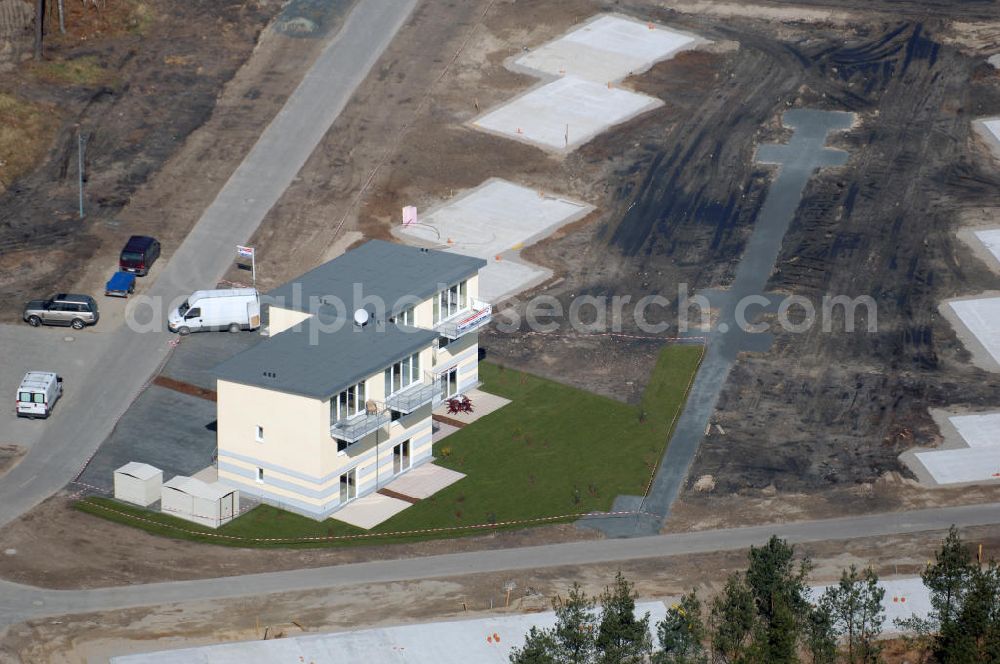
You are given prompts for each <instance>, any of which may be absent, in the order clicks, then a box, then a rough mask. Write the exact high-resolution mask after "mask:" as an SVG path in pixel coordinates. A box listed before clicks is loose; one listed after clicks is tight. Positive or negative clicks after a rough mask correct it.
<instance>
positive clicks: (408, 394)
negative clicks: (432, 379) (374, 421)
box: [385, 383, 441, 413]
mask: <svg viewBox="0 0 1000 664" xmlns="http://www.w3.org/2000/svg"><path fill="white" fill-rule="evenodd" d="M440 391H441V386H440V385H436V384H433V383H431V384H427V383H416V384H414V385H411V386H409V387H407V388H406V389H405V390H402V391H401V392H397V393H396V394H393V395H391V396H390V397H389V398H388V399H386V400H385V405H386V407H387V408H389V409H390V410H395V411H397V412H400V413H412V412H413V411H415V410H416V409H418V408H420V407H421V406H423V405H424V404H428V403H431V402H432V401H433V400H434V397H435V396H436V395H437V393H438V392H440Z"/></svg>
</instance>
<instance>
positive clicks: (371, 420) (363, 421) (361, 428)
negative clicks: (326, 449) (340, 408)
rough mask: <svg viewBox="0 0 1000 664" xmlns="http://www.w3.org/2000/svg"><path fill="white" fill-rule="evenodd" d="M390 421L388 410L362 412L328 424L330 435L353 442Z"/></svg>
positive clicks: (390, 416)
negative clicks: (347, 418)
mask: <svg viewBox="0 0 1000 664" xmlns="http://www.w3.org/2000/svg"><path fill="white" fill-rule="evenodd" d="M391 421H392V415H391V413H389V411H383V412H381V413H372V414H368V413H366V414H362V415H358V416H356V417H352V418H351V419H349V420H340V421H338V422H334V423H333V424H332V425H331V426H330V436H331V437H333V438H336V439H337V440H343V441H346V442H348V443H353V442H356V441H358V440H361V439H362V438H364V437H365V436H367V435H368V434H370V433H371V432H372V431H375V429H378V428H379V427H381V426H385V425H386V424H388V423H389V422H391Z"/></svg>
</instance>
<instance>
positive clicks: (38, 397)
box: [31, 392, 45, 403]
mask: <svg viewBox="0 0 1000 664" xmlns="http://www.w3.org/2000/svg"><path fill="white" fill-rule="evenodd" d="M31 397H32V398H31V400H32V401H33V402H35V403H45V395H44V394H42V393H41V392H35V393H34V394H32V395H31Z"/></svg>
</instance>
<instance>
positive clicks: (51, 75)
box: [28, 55, 114, 87]
mask: <svg viewBox="0 0 1000 664" xmlns="http://www.w3.org/2000/svg"><path fill="white" fill-rule="evenodd" d="M28 67H29V71H30V72H31V73H32V74H33V75H34V76H35V78H37V79H39V80H42V81H46V82H48V83H55V84H57V85H79V86H82V87H97V86H99V85H105V84H109V83H111V82H113V80H114V76H113V75H112V73H111V72H109V71H108V70H107V69H105V68H104V67H103V66H101V63H100V61H99V60H98V59H97V57H96V56H93V55H85V56H83V57H79V58H73V59H71V60H44V61H42V62H33V63H31V64H30V65H29V66H28Z"/></svg>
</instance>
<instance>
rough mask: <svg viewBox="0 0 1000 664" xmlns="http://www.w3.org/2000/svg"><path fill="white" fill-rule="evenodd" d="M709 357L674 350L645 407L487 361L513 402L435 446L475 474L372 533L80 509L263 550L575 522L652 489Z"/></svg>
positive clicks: (490, 385)
mask: <svg viewBox="0 0 1000 664" xmlns="http://www.w3.org/2000/svg"><path fill="white" fill-rule="evenodd" d="M702 354H703V348H702V347H701V346H690V345H672V346H667V347H666V348H664V349H663V350H662V351H661V353H660V355H659V358H658V360H657V364H656V367H655V368H654V370H653V373H652V375H651V377H650V382H649V385H648V386H647V388H646V392H645V394H644V395H643V399H642V402H641V404H640V405H639V406H635V405H630V404H625V403H621V402H619V401H615V400H612V399H608V398H606V397H602V396H598V395H596V394H591V393H589V392H585V391H583V390H578V389H575V388H572V387H568V386H566V385H561V384H559V383H556V382H553V381H550V380H546V379H544V378H540V377H538V376H534V375H532V374H528V373H523V372H519V371H514V370H511V369H505V368H504V367H502V366H498V365H495V364H490V363H483V364H481V365H480V369H479V371H480V374H479V375H480V379H481V380H482V381H483V389H484V390H485V391H487V392H490V393H492V394H496V395H499V396H502V397H505V398H507V399H510V400H511V403H510V404H508V405H507V406H505V407H503V408H501V409H499V410H497V411H495V412H493V413H490V414H489V415H486V416H485V417H482V418H480V419H479V420H478V421H476V422H475V423H473V424H471V425H469V426H466V427H465V428H463V429H461V430H459V431H457V432H455V433H453V434H452V435H451V436H448V437H447V438H445V439H444V440H442V441H441V442H440V443H438V444H437V445H435V447H434V455H435V456H436V457H437V461H436V463H437V464H438V465H441V466H444V467H446V468H451V469H454V470H457V471H459V472H461V473H465V474H466V475H467V477H465V478H464V479H462V480H459V481H458V482H456V483H455V484H452V485H451V486H449V487H447V488H445V489H443V490H442V491H440V492H438V493H437V494H435V495H434V496H431V497H430V498H428V499H426V500H423V501H420V502H419V503H417V504H415V505H413V506H412V507H410V508H408V509H406V510H404V511H403V512H401V513H400V514H397V515H396V516H394V517H393V518H391V519H389V520H388V521H386V522H384V523H382V524H380V525H379V526H377V527H376V528H374V529H373V530H371V531H367V532H366V531H362V530H361V529H358V528H354V527H352V526H349V525H347V524H344V523H341V522H339V521H336V520H333V519H328V520H326V521H323V522H317V521H314V520H312V519H308V518H306V517H301V516H298V515H295V514H291V513H289V512H284V511H282V510H279V509H276V508H274V507H271V506H268V505H262V506H260V507H257V508H255V509H253V510H251V511H250V512H248V513H247V514H245V515H243V516H241V517H240V518H238V519H236V520H235V521H233V522H231V523H229V524H227V525H225V526H223V527H222V528H219V529H218V530H216V531H213V530H211V529H208V528H202V527H200V526H197V525H195V524H191V523H188V522H186V521H182V520H180V519H177V518H174V517H171V516H167V515H163V514H159V513H156V512H150V511H147V510H143V509H139V508H134V507H129V506H126V505H123V504H121V503H118V502H117V501H114V500H110V499H107V498H97V497H91V498H85V499H83V500H81V501H78V502H77V503H76V507H77V508H78V509H80V510H82V511H85V512H88V513H90V514H94V515H97V516H100V517H103V518H107V519H110V520H112V521H117V522H119V523H125V524H128V525H131V526H135V527H138V528H141V529H143V530H146V531H147V532H150V533H153V534H157V535H167V536H170V537H177V538H181V539H189V540H194V541H204V542H212V543H216V544H226V545H230V546H252V547H273V546H282V547H287V546H295V547H315V546H336V545H345V544H372V543H389V542H398V541H403V540H405V541H415V540H423V539H438V538H443V537H454V536H458V535H468V534H472V533H475V532H479V531H482V530H494V529H498V528H515V527H523V526H528V525H537V524H539V523H553V522H559V521H570V520H573V519H575V518H577V517H578V516H579V515H581V514H585V513H587V512H595V511H598V512H600V511H607V510H608V509H610V507H611V504H612V501H613V500H614V497H615V496H616V495H619V494H631V495H636V494H639V495H641V494H644V493H645V491H646V488H647V486H648V483H649V480H650V478H651V476H652V473H653V472H654V470H655V468H656V465H657V463H658V461H659V459H660V458H661V457H662V455H663V451H664V448H665V446H666V443H667V440H668V439H669V436H670V433H671V431H672V429H673V426H674V423H675V422H676V419H677V416H678V415H679V414H680V411H681V409H682V408H683V405H684V400H685V398H686V396H687V391H688V388H689V387H690V384H691V380H692V378H693V376H694V373H695V372H696V371H697V369H698V365H699V363H700V362H701V357H702ZM490 524H496V525H495V526H494V525H490ZM484 526H485V527H484ZM361 535H364V536H363V537H359V536H361ZM309 538H313V539H312V540H310V539H309ZM338 538H340V539H338Z"/></svg>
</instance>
